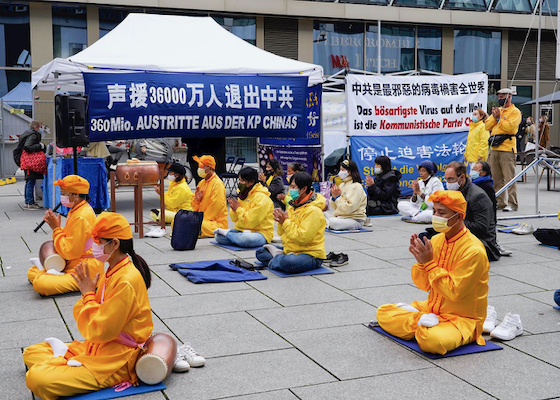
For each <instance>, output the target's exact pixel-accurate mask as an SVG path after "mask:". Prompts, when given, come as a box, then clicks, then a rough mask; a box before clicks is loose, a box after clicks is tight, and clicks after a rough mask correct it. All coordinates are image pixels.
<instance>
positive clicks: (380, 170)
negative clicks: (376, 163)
mask: <svg viewBox="0 0 560 400" xmlns="http://www.w3.org/2000/svg"><path fill="white" fill-rule="evenodd" d="M373 172H374V173H375V175H381V173H382V172H383V169H382V168H381V167H375V168H374V170H373Z"/></svg>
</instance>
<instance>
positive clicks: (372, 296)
mask: <svg viewBox="0 0 560 400" xmlns="http://www.w3.org/2000/svg"><path fill="white" fill-rule="evenodd" d="M347 292H348V293H349V294H351V295H352V296H356V297H357V298H359V299H361V300H363V301H365V302H367V303H369V304H372V305H374V306H375V307H379V306H381V305H383V304H387V303H411V302H413V301H414V300H418V301H423V300H428V293H426V292H423V291H422V290H420V289H418V288H417V287H415V286H414V284H413V283H410V284H405V285H395V286H381V287H375V288H367V289H352V290H348V291H347ZM373 319H374V318H373Z"/></svg>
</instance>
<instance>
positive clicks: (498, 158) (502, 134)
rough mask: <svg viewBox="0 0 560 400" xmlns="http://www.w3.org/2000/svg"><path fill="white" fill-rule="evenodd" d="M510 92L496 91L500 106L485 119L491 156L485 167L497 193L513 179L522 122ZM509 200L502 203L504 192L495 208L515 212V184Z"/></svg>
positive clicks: (505, 89)
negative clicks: (490, 175) (492, 178)
mask: <svg viewBox="0 0 560 400" xmlns="http://www.w3.org/2000/svg"><path fill="white" fill-rule="evenodd" d="M512 97H513V92H512V90H511V89H509V88H504V89H500V90H499V91H498V103H499V104H500V107H492V115H491V116H490V117H489V118H488V119H487V120H486V129H487V130H489V131H491V133H490V148H491V151H490V157H489V158H488V164H490V168H491V169H492V174H493V176H494V182H495V186H496V191H499V190H500V189H501V188H502V187H504V186H505V184H506V183H508V182H509V181H511V180H512V179H513V177H514V176H515V156H516V150H517V149H516V147H517V142H516V138H515V136H516V134H517V130H518V128H519V124H520V123H521V111H519V109H518V108H517V107H515V105H514V104H512V102H511V99H512ZM507 194H508V200H507V204H506V201H505V196H506V193H505V192H504V193H502V194H501V195H500V196H498V209H500V210H504V211H517V208H518V203H517V183H514V184H513V185H511V186H510V187H509V189H508V190H507Z"/></svg>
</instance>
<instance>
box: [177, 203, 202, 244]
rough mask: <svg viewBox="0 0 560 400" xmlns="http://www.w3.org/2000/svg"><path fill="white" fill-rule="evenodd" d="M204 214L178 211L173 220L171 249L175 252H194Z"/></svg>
mask: <svg viewBox="0 0 560 400" xmlns="http://www.w3.org/2000/svg"><path fill="white" fill-rule="evenodd" d="M203 217H204V213H202V212H198V211H188V210H179V211H177V214H175V219H174V220H173V233H172V235H171V247H173V248H174V249H175V250H194V248H195V246H196V242H197V240H198V234H199V233H200V228H201V226H202V219H203Z"/></svg>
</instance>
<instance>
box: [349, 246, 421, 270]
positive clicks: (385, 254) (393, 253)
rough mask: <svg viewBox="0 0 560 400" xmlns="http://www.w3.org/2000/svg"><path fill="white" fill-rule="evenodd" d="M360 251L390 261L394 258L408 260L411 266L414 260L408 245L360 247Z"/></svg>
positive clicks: (393, 260)
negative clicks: (380, 247)
mask: <svg viewBox="0 0 560 400" xmlns="http://www.w3.org/2000/svg"><path fill="white" fill-rule="evenodd" d="M360 252H362V253H364V254H367V255H370V256H372V257H375V258H379V259H380V260H385V261H389V262H391V263H393V262H395V260H410V266H412V264H414V262H415V261H414V257H413V256H412V254H410V252H409V251H408V246H404V247H392V248H391V249H387V248H382V249H377V248H365V249H360Z"/></svg>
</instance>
